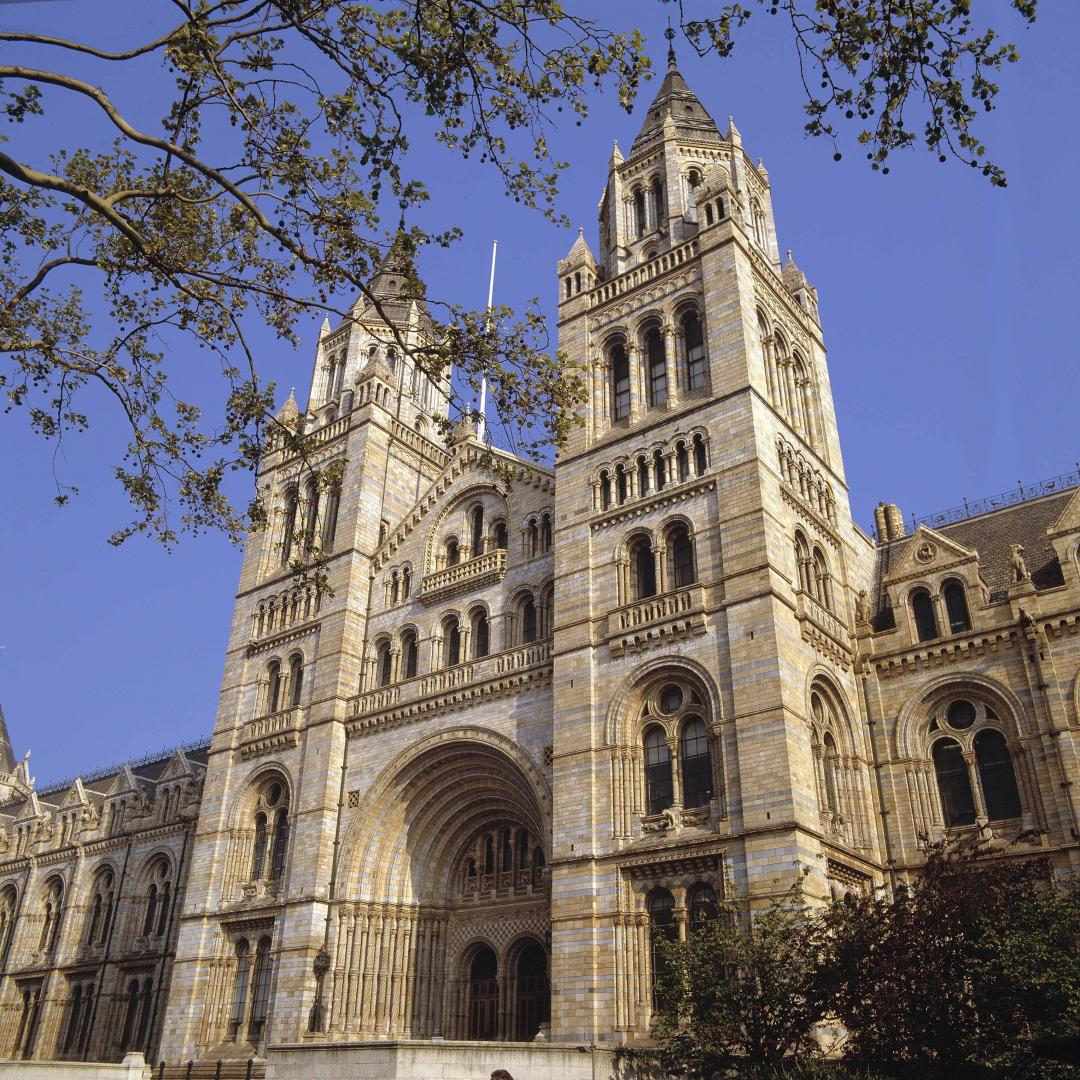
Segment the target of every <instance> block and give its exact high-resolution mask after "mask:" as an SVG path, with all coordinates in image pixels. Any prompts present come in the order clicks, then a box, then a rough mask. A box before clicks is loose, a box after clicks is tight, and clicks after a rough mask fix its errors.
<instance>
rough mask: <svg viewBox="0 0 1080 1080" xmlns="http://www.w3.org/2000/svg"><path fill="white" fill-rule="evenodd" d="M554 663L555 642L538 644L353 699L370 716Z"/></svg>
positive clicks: (359, 711)
mask: <svg viewBox="0 0 1080 1080" xmlns="http://www.w3.org/2000/svg"><path fill="white" fill-rule="evenodd" d="M550 663H551V642H550V641H535V642H531V643H530V644H528V645H521V646H519V647H518V648H516V649H507V650H506V651H505V652H501V653H495V654H494V655H492V656H484V657H480V658H479V659H476V660H468V661H466V662H465V663H464V664H455V665H454V666H453V667H449V668H443V669H442V670H441V671H432V672H430V673H428V674H427V675H418V676H416V677H415V678H412V679H406V680H405V681H404V682H399V683H395V684H394V685H393V686H380V687H379V688H378V689H377V690H368V691H367V692H366V693H363V694H359V695H357V696H356V697H355V698H353V701H352V706H353V709H352V711H353V713H354V715H356V716H370V715H372V714H374V713H380V712H385V711H386V710H387V709H392V708H395V707H397V706H402V705H409V704H412V703H413V702H416V701H423V700H424V699H425V698H430V697H436V696H438V695H442V694H448V693H453V692H454V691H456V690H461V689H463V688H464V687H467V686H470V685H472V684H478V683H483V682H487V681H490V680H492V679H499V678H502V677H503V676H506V675H512V674H516V673H517V672H520V671H527V670H528V669H529V668H534V667H540V666H542V665H546V664H550Z"/></svg>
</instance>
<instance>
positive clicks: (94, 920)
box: [86, 868, 115, 945]
mask: <svg viewBox="0 0 1080 1080" xmlns="http://www.w3.org/2000/svg"><path fill="white" fill-rule="evenodd" d="M114 884H115V879H114V877H113V872H112V870H111V869H109V868H106V869H104V870H101V871H99V872H98V874H97V876H96V877H95V878H94V884H93V898H92V899H91V901H90V921H89V923H88V924H87V927H86V944H87V945H104V944H105V941H106V939H107V938H108V936H109V927H110V926H111V925H112V916H113V888H114Z"/></svg>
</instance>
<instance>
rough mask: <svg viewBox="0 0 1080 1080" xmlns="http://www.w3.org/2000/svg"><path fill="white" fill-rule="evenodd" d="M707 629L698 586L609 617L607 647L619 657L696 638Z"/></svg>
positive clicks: (702, 591) (652, 598)
mask: <svg viewBox="0 0 1080 1080" xmlns="http://www.w3.org/2000/svg"><path fill="white" fill-rule="evenodd" d="M705 630H706V620H705V589H704V588H703V586H701V585H688V586H687V587H686V588H682V589H674V590H673V591H671V592H666V593H661V594H660V595H658V596H650V597H648V598H646V599H645V600H638V601H637V602H636V603H633V604H627V605H626V606H625V607H621V608H616V609H615V610H614V611H612V612H611V613H610V614H609V615H608V632H607V636H608V644H609V645H610V647H611V651H612V652H613V653H614V654H615V655H616V656H618V655H620V654H621V653H622V652H623V651H624V650H626V649H628V648H629V649H632V648H644V647H647V646H648V645H650V644H653V643H659V642H660V641H662V640H664V639H666V638H672V637H675V638H680V637H697V636H698V635H700V634H704V633H705Z"/></svg>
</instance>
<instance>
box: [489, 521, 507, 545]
mask: <svg viewBox="0 0 1080 1080" xmlns="http://www.w3.org/2000/svg"><path fill="white" fill-rule="evenodd" d="M492 539H493V541H494V543H495V546H496V547H497V548H500V549H501V550H502V551H505V550H506V549H507V548H508V547H509V546H510V533H509V532H508V531H507V528H506V522H505V521H497V522H496V523H495V527H494V529H492Z"/></svg>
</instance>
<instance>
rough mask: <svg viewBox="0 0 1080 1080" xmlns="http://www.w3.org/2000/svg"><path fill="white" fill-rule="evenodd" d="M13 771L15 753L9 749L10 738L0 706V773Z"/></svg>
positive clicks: (1, 706)
mask: <svg viewBox="0 0 1080 1080" xmlns="http://www.w3.org/2000/svg"><path fill="white" fill-rule="evenodd" d="M14 771H15V751H14V750H12V748H11V736H9V735H8V729H7V721H6V720H5V719H4V707H3V705H0V773H13V772H14Z"/></svg>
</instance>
